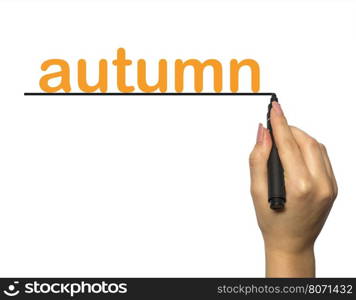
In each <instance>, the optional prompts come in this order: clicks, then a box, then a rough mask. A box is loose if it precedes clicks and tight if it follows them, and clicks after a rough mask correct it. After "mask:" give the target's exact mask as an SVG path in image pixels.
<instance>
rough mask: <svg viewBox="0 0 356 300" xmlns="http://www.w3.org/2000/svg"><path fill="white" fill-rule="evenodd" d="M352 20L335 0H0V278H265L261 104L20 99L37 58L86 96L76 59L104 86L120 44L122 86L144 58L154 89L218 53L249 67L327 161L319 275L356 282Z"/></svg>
mask: <svg viewBox="0 0 356 300" xmlns="http://www.w3.org/2000/svg"><path fill="white" fill-rule="evenodd" d="M355 15H356V5H355V1H342V0H338V1H69V0H68V1H1V4H0V28H1V42H0V43H1V47H0V54H1V55H0V86H1V96H0V216H1V217H0V232H1V236H0V238H1V246H0V275H1V276H241V277H249V276H251V277H252V276H264V252H263V242H262V237H261V234H260V232H259V229H258V227H257V223H256V219H255V214H254V209H253V205H252V200H251V197H250V194H249V169H248V155H249V152H250V150H251V149H252V147H253V144H254V141H255V136H256V130H257V124H258V122H264V121H265V114H266V108H267V104H268V99H267V98H263V97H262V98H259V97H252V98H251V97H250V98H247V97H245V98H241V97H239V98H230V97H229V98H228V97H212V98H203V97H201V98H197V97H186V98H177V97H175V98H172V97H164V98H158V97H149V98H148V97H142V98H138V97H136V98H135V97H120V98H119V97H91V98H90V97H80V98H78V97H24V96H23V93H24V92H25V91H27V92H36V91H40V88H39V85H38V81H39V78H40V77H41V75H42V71H41V70H40V65H41V63H42V62H43V61H44V60H47V59H50V58H62V59H65V60H67V61H68V62H70V65H71V68H72V69H71V71H72V73H71V74H72V83H73V91H78V88H77V86H76V71H75V66H76V62H77V60H78V59H80V58H85V59H87V61H88V62H89V66H88V67H89V69H90V71H89V73H90V75H91V77H90V78H89V80H92V82H95V80H96V76H97V61H98V60H99V59H101V58H105V59H107V60H108V61H109V63H110V62H111V61H112V60H113V59H114V58H115V56H116V49H117V48H119V47H124V48H125V49H126V51H127V56H128V58H130V59H132V60H133V61H134V65H133V66H132V67H129V68H128V69H129V74H128V81H129V83H131V84H134V85H135V84H136V81H135V74H136V67H135V62H136V61H137V59H139V58H145V59H146V61H147V62H148V74H149V78H150V80H151V82H154V81H155V79H156V75H157V61H158V60H159V59H161V58H165V59H167V60H168V62H169V67H170V71H169V75H168V76H169V85H170V86H169V90H170V91H174V90H173V84H172V83H173V82H174V81H173V69H172V66H173V63H174V60H175V59H178V58H180V59H189V58H196V59H200V60H205V59H208V58H216V59H219V60H220V61H221V62H222V63H223V64H224V68H225V71H224V72H225V73H224V75H228V67H229V66H228V62H229V60H230V59H232V58H235V59H237V60H241V59H245V58H252V59H255V60H256V61H257V62H258V63H259V64H260V67H261V91H275V92H277V93H278V95H279V98H280V101H281V103H282V106H283V107H284V110H285V113H286V115H287V117H288V118H289V121H290V123H291V124H293V125H296V126H298V127H300V128H302V129H304V130H306V131H307V132H309V133H310V134H311V135H313V136H314V137H316V138H317V139H318V140H319V141H320V142H323V143H324V144H325V145H326V146H327V148H328V150H329V155H330V158H331V161H332V163H333V165H334V171H335V174H336V176H337V180H338V184H339V196H338V199H337V201H336V202H335V205H334V208H333V210H332V212H331V214H330V216H329V219H328V221H327V222H326V225H325V227H324V229H323V231H322V233H321V235H320V236H319V238H318V240H317V244H316V257H317V276H355V275H356V261H355V253H356V242H355V228H356V218H355V212H356V184H355V164H356V155H355V145H356V143H355V138H356V125H355V109H356V99H355V68H356V63H355V61H356V60H355V53H356V18H355ZM187 74H188V75H189V76H188V77H187V80H186V89H185V91H191V90H192V82H193V80H192V74H191V73H189V72H188V73H187ZM211 74H212V73H211V72H210V71H207V72H206V80H205V89H204V91H211V90H212V82H211V80H210V79H209V78H210V77H211ZM115 75H116V74H115V68H114V67H113V66H112V67H110V71H109V78H110V82H111V86H110V91H114V92H115V91H116V89H115V84H114V83H115ZM241 78H242V81H241V89H240V91H250V86H249V73H248V71H245V72H241ZM224 83H225V85H224V91H226V92H228V91H229V88H228V85H227V83H228V77H227V76H225V78H224Z"/></svg>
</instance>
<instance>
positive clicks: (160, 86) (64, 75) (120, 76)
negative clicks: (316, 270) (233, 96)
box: [39, 48, 260, 93]
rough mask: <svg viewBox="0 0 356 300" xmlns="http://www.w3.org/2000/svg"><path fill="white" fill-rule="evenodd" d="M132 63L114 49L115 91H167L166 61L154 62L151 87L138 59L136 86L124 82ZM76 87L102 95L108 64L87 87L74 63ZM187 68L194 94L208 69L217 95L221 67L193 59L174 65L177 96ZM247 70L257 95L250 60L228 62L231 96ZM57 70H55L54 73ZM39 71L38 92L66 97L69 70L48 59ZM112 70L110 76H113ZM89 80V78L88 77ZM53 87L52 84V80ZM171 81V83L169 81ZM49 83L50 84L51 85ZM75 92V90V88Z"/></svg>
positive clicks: (82, 63) (256, 71)
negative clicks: (155, 72)
mask: <svg viewBox="0 0 356 300" xmlns="http://www.w3.org/2000/svg"><path fill="white" fill-rule="evenodd" d="M132 64H133V63H132V60H130V59H128V58H126V52H125V49H124V48H119V49H117V55H116V59H114V60H113V61H112V66H110V68H113V69H114V70H115V71H116V86H117V89H118V91H120V92H122V93H130V92H134V91H136V90H137V89H138V90H139V91H142V92H145V93H151V92H161V93H164V92H166V91H167V82H168V79H170V78H168V74H167V60H165V59H161V60H159V62H158V70H159V72H158V79H157V80H156V81H155V82H154V84H152V83H151V84H149V83H148V81H149V82H152V80H148V79H147V75H146V73H147V70H146V61H145V60H144V59H139V60H138V61H137V63H136V68H137V84H136V86H135V85H133V84H134V83H133V82H131V83H130V82H127V80H126V71H127V68H129V67H134V66H132ZM51 67H55V68H56V72H52V73H50V72H48V73H47V71H49V70H50V69H51ZM76 67H77V74H78V75H77V78H76V83H77V87H78V88H79V89H80V90H81V91H83V92H85V93H94V92H101V93H105V92H107V90H108V71H109V63H108V61H107V60H106V59H101V60H100V61H99V64H98V76H97V78H98V79H97V80H96V82H95V84H93V83H91V84H90V83H88V80H87V62H86V60H85V59H80V60H78V63H77V66H76ZM187 67H191V68H193V70H194V89H195V91H196V92H198V93H199V92H201V91H202V90H203V83H204V70H205V68H207V67H211V68H212V70H213V75H212V76H213V77H214V78H213V84H214V87H213V88H214V91H215V92H217V93H218V92H221V91H222V89H223V65H222V64H221V63H220V62H219V61H218V60H216V59H208V60H206V61H204V62H202V61H199V60H197V59H188V60H186V61H183V60H181V59H177V60H175V62H174V74H172V75H173V76H174V88H175V91H176V92H177V93H181V92H184V82H185V81H184V71H185V69H186V68H187ZM243 67H245V68H249V69H250V74H251V90H252V91H253V92H258V91H259V89H260V68H259V65H258V63H257V62H256V61H255V60H253V59H244V60H241V61H237V60H236V59H232V60H231V61H230V65H229V69H230V73H229V75H230V87H229V88H230V90H231V92H234V93H236V92H238V91H239V72H240V69H241V68H243ZM58 68H59V70H58ZM41 70H42V71H44V72H46V74H44V75H43V76H42V77H41V79H40V82H39V84H40V88H41V89H42V90H43V91H44V92H47V93H55V92H66V93H69V92H70V91H71V90H72V88H73V86H72V83H73V82H72V78H71V66H70V65H69V63H68V62H67V61H65V60H63V59H49V60H46V61H45V62H43V63H42V65H41ZM114 70H113V72H114ZM91 78H93V76H91ZM54 79H56V80H55V84H53V80H54ZM170 80H171V79H170ZM51 81H52V84H51ZM75 88H76V87H75Z"/></svg>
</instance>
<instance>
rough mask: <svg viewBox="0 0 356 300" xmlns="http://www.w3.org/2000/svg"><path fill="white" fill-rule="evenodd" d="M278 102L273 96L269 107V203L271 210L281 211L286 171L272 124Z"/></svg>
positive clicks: (283, 201) (284, 200)
mask: <svg viewBox="0 0 356 300" xmlns="http://www.w3.org/2000/svg"><path fill="white" fill-rule="evenodd" d="M273 101H276V102H278V99H277V96H276V94H272V97H271V102H270V104H269V105H268V113H267V128H268V129H269V131H270V133H271V137H272V150H271V153H270V155H269V158H268V164H267V167H268V202H269V204H270V208H271V209H276V210H280V209H283V208H284V203H285V202H286V191H285V186H284V170H283V167H282V163H281V160H280V159H279V155H278V151H277V147H276V145H275V142H274V138H273V132H272V126H271V122H270V113H271V109H272V102H273Z"/></svg>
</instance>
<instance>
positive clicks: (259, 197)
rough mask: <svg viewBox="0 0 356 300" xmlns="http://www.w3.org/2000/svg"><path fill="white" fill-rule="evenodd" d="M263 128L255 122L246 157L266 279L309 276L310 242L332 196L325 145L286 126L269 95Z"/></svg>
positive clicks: (334, 192) (332, 181) (312, 273)
mask: <svg viewBox="0 0 356 300" xmlns="http://www.w3.org/2000/svg"><path fill="white" fill-rule="evenodd" d="M267 127H268V129H269V130H268V129H267V128H264V127H263V126H262V124H259V126H258V133H257V141H256V144H255V146H254V149H253V151H252V152H251V154H250V172H251V195H252V198H253V203H254V206H255V210H256V215H257V221H258V225H259V227H260V229H261V231H262V235H263V239H264V244H265V254H266V276H269V277H313V276H315V260H314V242H315V240H316V238H317V236H318V235H319V233H320V231H321V229H322V227H323V225H324V223H325V221H326V219H327V216H328V214H329V212H330V209H331V207H332V205H333V202H334V200H335V198H336V196H337V184H336V180H335V176H334V174H333V170H332V167H331V163H330V160H329V157H328V154H327V151H326V148H325V146H324V145H322V144H320V143H319V142H318V141H317V140H316V139H315V138H313V137H311V136H310V135H308V134H307V133H305V132H304V131H302V130H300V129H298V128H296V127H293V126H289V125H288V122H287V119H286V117H285V115H284V113H283V111H282V108H281V106H280V104H279V103H278V101H277V98H276V96H275V95H272V99H271V103H270V105H269V113H268V121H267ZM272 129H273V131H272ZM272 132H273V133H272ZM277 150H278V151H277ZM282 166H283V168H282ZM267 199H268V201H269V204H270V207H271V208H272V209H270V208H269V207H268V205H267V201H266V200H267ZM284 202H285V204H284ZM282 208H283V209H282Z"/></svg>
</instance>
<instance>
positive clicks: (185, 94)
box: [24, 92, 275, 96]
mask: <svg viewBox="0 0 356 300" xmlns="http://www.w3.org/2000/svg"><path fill="white" fill-rule="evenodd" d="M272 95H275V93H32V92H25V93H24V96H272Z"/></svg>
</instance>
